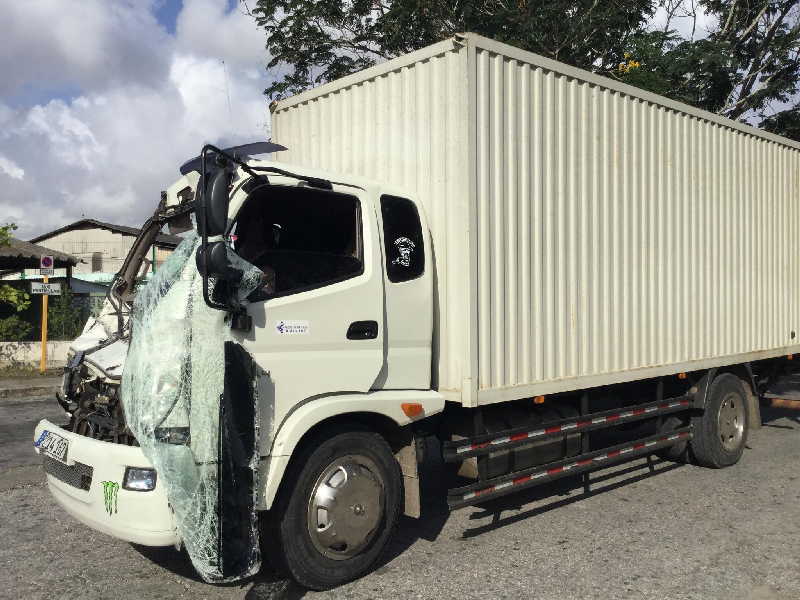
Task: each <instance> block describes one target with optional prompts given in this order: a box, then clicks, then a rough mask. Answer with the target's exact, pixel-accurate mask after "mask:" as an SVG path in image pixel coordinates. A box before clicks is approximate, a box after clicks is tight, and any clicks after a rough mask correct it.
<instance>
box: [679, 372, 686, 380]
mask: <svg viewBox="0 0 800 600" xmlns="http://www.w3.org/2000/svg"><path fill="white" fill-rule="evenodd" d="M678 379H686V373H678Z"/></svg>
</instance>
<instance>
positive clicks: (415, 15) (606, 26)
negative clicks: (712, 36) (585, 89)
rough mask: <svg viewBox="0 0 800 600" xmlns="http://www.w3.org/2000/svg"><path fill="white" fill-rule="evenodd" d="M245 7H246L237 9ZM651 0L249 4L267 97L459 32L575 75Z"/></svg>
mask: <svg viewBox="0 0 800 600" xmlns="http://www.w3.org/2000/svg"><path fill="white" fill-rule="evenodd" d="M243 4H244V5H245V6H246V3H244V2H243ZM654 8H655V7H654V4H653V2H652V0H618V1H616V2H614V3H608V2H598V1H597V0H570V1H566V2H564V1H562V2H553V1H550V2H534V1H533V0H514V1H506V0H454V1H452V2H442V1H437V0H394V1H392V0H383V1H379V0H351V1H349V2H340V1H338V0H257V2H256V3H255V5H253V8H252V10H251V14H252V15H253V16H254V17H255V19H256V22H257V24H258V25H259V26H260V27H262V28H263V29H264V30H265V31H266V34H267V44H266V47H267V50H268V51H269V54H270V55H271V57H272V58H271V60H270V62H269V64H268V68H270V69H276V71H277V72H280V73H281V76H280V77H279V78H278V79H277V80H276V81H275V82H274V83H273V84H272V85H270V86H269V87H268V88H267V89H266V90H265V94H267V95H268V96H270V97H271V98H275V97H279V96H283V95H288V94H297V93H299V92H301V91H303V90H305V89H308V88H309V87H313V86H315V85H319V84H322V83H325V82H327V81H331V80H333V79H337V78H339V77H342V76H344V75H347V74H349V73H353V72H354V71H358V70H360V69H364V68H366V67H368V66H370V65H372V64H375V63H376V62H379V61H381V60H386V59H389V58H393V57H395V56H399V55H401V54H405V53H407V52H411V51H413V50H416V49H418V48H422V47H424V46H427V45H429V44H431V43H434V42H437V41H439V40H442V39H444V38H446V37H449V36H452V35H454V34H456V33H459V32H463V31H473V32H476V33H480V34H482V35H485V36H487V37H492V38H494V39H497V40H500V41H503V42H507V43H510V44H513V45H515V46H519V47H521V48H525V49H527V50H531V51H533V52H537V53H539V54H543V55H544V56H547V57H549V58H554V59H557V60H561V61H564V62H567V63H569V64H573V65H576V66H579V67H583V68H598V69H600V70H604V69H608V68H610V67H611V66H612V65H614V64H616V62H617V61H618V60H619V59H620V58H621V51H622V49H623V48H624V47H625V40H626V39H627V38H628V37H629V36H630V35H631V33H632V32H635V31H638V30H639V29H641V28H642V27H643V26H644V24H645V22H646V21H647V19H648V18H649V17H650V16H651V15H652V13H653V10H654Z"/></svg>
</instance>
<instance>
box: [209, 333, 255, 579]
mask: <svg viewBox="0 0 800 600" xmlns="http://www.w3.org/2000/svg"><path fill="white" fill-rule="evenodd" d="M258 371H259V369H258V367H257V365H256V364H255V362H254V361H253V358H252V357H251V356H250V354H249V353H248V352H247V351H246V350H245V349H244V348H242V347H241V346H240V345H239V344H236V343H234V342H225V388H224V393H223V394H222V397H221V398H220V403H219V470H218V478H219V482H218V487H217V510H218V514H219V538H218V544H217V549H218V550H217V551H218V553H219V561H220V562H219V564H220V568H221V572H222V578H223V579H238V578H240V577H245V576H247V575H249V574H250V573H251V572H252V571H253V569H254V567H255V566H257V565H258V564H259V563H260V560H261V554H260V548H259V540H258V514H257V513H256V508H255V507H256V493H257V489H258V488H257V481H256V477H257V473H258V469H257V464H258V447H257V441H258V405H257V402H258V398H257V397H256V389H257V383H258Z"/></svg>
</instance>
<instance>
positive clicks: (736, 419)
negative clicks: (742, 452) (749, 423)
mask: <svg viewBox="0 0 800 600" xmlns="http://www.w3.org/2000/svg"><path fill="white" fill-rule="evenodd" d="M744 411H745V407H744V400H742V397H741V396H739V394H735V393H730V394H728V395H727V396H725V397H724V398H723V399H722V402H721V403H720V406H719V413H718V414H717V429H718V431H719V436H720V440H721V442H722V447H723V448H724V449H725V450H727V451H729V452H730V451H733V450H736V449H737V448H738V447H739V444H740V443H741V441H742V437H743V436H744Z"/></svg>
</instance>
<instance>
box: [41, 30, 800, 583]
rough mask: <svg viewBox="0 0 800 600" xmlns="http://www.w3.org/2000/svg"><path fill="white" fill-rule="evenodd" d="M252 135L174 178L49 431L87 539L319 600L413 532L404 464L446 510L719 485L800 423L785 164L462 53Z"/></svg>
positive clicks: (616, 97) (607, 83) (654, 107)
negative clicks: (593, 476)
mask: <svg viewBox="0 0 800 600" xmlns="http://www.w3.org/2000/svg"><path fill="white" fill-rule="evenodd" d="M271 108H272V122H273V133H274V136H275V139H276V140H278V141H280V142H281V143H282V144H285V146H286V147H280V146H276V145H271V144H254V145H250V146H244V147H237V148H233V149H228V150H221V149H219V148H216V147H214V146H206V147H204V148H203V152H202V153H201V155H200V156H199V157H198V158H197V159H194V160H192V161H189V162H187V163H186V164H185V165H184V166H183V167H182V168H181V173H182V177H181V178H180V179H179V180H178V181H177V182H176V183H175V184H173V185H172V186H171V187H170V188H169V189H168V190H167V191H166V192H165V193H164V194H163V195H162V201H161V203H160V204H159V207H158V209H157V210H156V213H155V214H154V216H153V218H151V219H150V220H149V221H148V222H147V223H146V224H145V227H144V228H143V230H142V234H141V236H140V238H139V240H138V242H137V244H136V245H135V246H134V248H133V249H132V250H131V253H130V255H129V256H128V258H127V260H126V263H125V265H124V266H123V268H122V270H121V271H120V273H119V274H118V276H117V278H116V280H115V282H114V283H113V285H112V290H111V292H110V294H109V297H108V302H107V305H106V308H105V310H104V312H103V314H101V315H100V316H99V317H98V318H97V319H96V320H93V321H91V322H90V323H88V324H87V327H86V329H85V331H84V334H83V335H82V336H81V337H80V338H79V339H78V340H76V342H75V343H74V344H73V348H72V354H71V361H70V363H69V366H68V368H67V369H66V373H65V379H64V386H63V389H62V392H61V393H60V394H59V401H60V402H61V403H62V405H63V406H64V409H65V411H66V412H67V414H68V416H69V422H68V423H67V424H66V425H63V426H59V425H58V424H55V423H51V422H48V421H42V422H41V423H40V424H39V425H38V427H37V429H36V432H35V445H36V449H37V451H38V452H40V453H41V455H42V457H43V460H44V466H45V471H46V472H47V478H48V483H49V487H50V490H51V492H52V494H53V496H54V497H55V498H56V500H58V502H59V503H60V504H61V505H62V506H63V507H64V508H65V509H66V510H67V511H68V512H70V513H71V514H73V515H74V516H76V517H77V518H78V519H80V520H82V521H84V522H85V523H87V524H89V525H90V526H92V527H94V528H96V529H99V530H101V531H105V532H107V533H109V534H111V535H115V536H117V537H120V538H122V539H127V540H130V541H134V542H138V543H142V544H150V545H168V544H183V545H185V547H186V549H187V551H188V553H189V555H190V557H191V559H192V561H193V563H194V565H195V567H196V568H197V570H198V572H199V573H200V574H201V575H202V576H203V577H204V578H205V579H206V580H208V581H225V580H230V579H235V578H240V577H243V576H246V575H248V574H251V573H253V572H254V571H255V570H256V569H257V568H258V566H259V564H260V560H261V554H260V553H261V551H263V552H265V553H269V554H270V555H271V556H272V558H273V562H274V563H276V564H278V565H279V566H280V567H281V568H283V569H285V570H286V572H288V573H289V574H290V575H291V576H292V577H294V578H295V579H296V580H297V581H299V582H300V583H301V584H303V585H305V586H308V587H310V588H314V589H325V588H330V587H333V586H336V585H338V584H341V583H342V582H345V581H348V580H350V579H353V578H355V577H358V576H360V575H362V574H364V573H366V572H367V571H369V569H370V568H371V567H372V566H373V565H374V564H375V563H376V561H377V560H378V559H379V557H380V555H381V552H382V551H383V549H384V547H385V546H386V543H387V541H388V539H389V537H390V535H391V532H392V530H393V528H394V526H395V525H396V523H397V520H398V516H399V515H400V514H401V513H402V512H405V513H406V514H410V515H412V516H418V515H419V512H420V498H419V486H418V478H417V453H416V448H417V441H418V440H420V439H423V438H430V437H431V436H435V437H436V438H438V440H439V441H440V445H438V446H436V447H438V448H441V455H442V459H443V460H444V461H445V463H448V464H451V465H452V466H453V469H454V470H456V469H457V470H458V473H459V477H461V479H460V480H458V479H455V478H454V483H453V484H452V487H451V489H450V490H449V491H448V497H447V502H448V504H449V505H450V507H451V508H459V507H463V506H468V505H471V504H476V503H481V502H487V501H490V500H492V499H494V498H497V497H500V496H503V495H505V494H508V493H511V492H514V491H517V490H520V489H524V488H527V487H530V486H534V485H538V484H542V483H546V482H549V481H552V480H553V479H555V478H559V477H564V476H570V475H578V474H582V473H583V474H585V473H587V472H589V471H591V470H594V469H598V468H603V467H606V466H608V465H610V464H613V463H615V462H619V461H623V460H627V459H629V458H633V457H637V456H644V455H649V454H652V453H654V452H657V453H660V454H661V455H663V456H666V457H669V458H672V459H676V460H691V461H693V462H695V463H697V464H700V465H704V466H709V467H726V466H730V465H733V464H735V463H736V462H737V461H738V459H739V457H740V456H741V454H742V452H743V449H744V446H745V441H746V439H747V430H748V427H750V426H756V425H757V424H758V422H759V420H760V417H759V410H758V407H759V400H763V398H765V397H770V396H776V395H780V396H781V397H783V398H792V397H795V396H796V395H797V394H798V390H800V385H795V382H796V381H797V378H796V377H795V376H794V375H793V373H794V371H793V369H792V365H793V364H794V363H793V362H792V360H791V359H792V355H793V354H795V353H797V352H798V351H800V341H798V339H797V332H798V331H800V302H798V292H799V291H800V281H799V279H800V241H799V240H800V236H799V235H798V233H800V232H799V231H798V229H800V218H798V217H800V144H797V143H796V142H792V141H790V140H787V139H784V138H781V137H778V136H775V135H772V134H769V133H765V132H763V131H759V130H756V129H753V128H751V127H748V126H746V125H743V124H741V123H737V122H734V121H730V120H727V119H724V118H722V117H719V116H717V115H713V114H710V113H706V112H703V111H700V110H696V109H693V108H690V107H688V106H686V105H683V104H679V103H676V102H673V101H671V100H667V99H665V98H662V97H659V96H656V95H653V94H650V93H647V92H643V91H641V90H638V89H635V88H632V87H629V86H627V85H624V84H621V83H619V82H616V81H612V80H609V79H605V78H603V77H599V76H596V75H593V74H590V73H588V72H585V71H581V70H577V69H574V68H571V67H569V66H566V65H564V64H561V63H558V62H554V61H552V60H548V59H545V58H542V57H539V56H536V55H534V54H531V53H528V52H524V51H521V50H518V49H516V48H513V47H510V46H507V45H503V44H499V43H497V42H494V41H491V40H488V39H485V38H482V37H480V36H477V35H473V34H464V35H459V36H456V37H454V38H452V39H447V40H445V41H443V42H440V43H438V44H435V45H433V46H430V47H428V48H425V49H422V50H419V51H417V52H414V53H412V54H409V55H407V56H404V57H401V58H398V59H395V60H392V61H389V62H386V63H383V64H381V65H378V66H375V67H373V68H371V69H367V70H365V71H363V72H360V73H356V74H354V75H351V76H349V77H345V78H343V79H341V80H339V81H335V82H332V83H329V84H327V85H324V86H321V87H319V88H317V89H314V90H311V91H308V92H306V93H303V94H300V95H298V96H295V97H293V98H288V99H285V100H281V101H280V102H277V103H276V104H275V105H273V106H272V107H271ZM287 148H288V149H287ZM263 152H274V153H275V154H276V155H277V157H278V158H279V161H274V160H256V159H254V158H253V156H255V155H257V154H259V153H263ZM192 213H194V215H195V217H194V221H195V223H196V227H195V229H196V232H192V233H190V234H189V235H188V236H187V238H186V240H185V241H184V243H183V244H181V246H180V247H179V248H178V250H177V251H176V252H175V254H174V255H173V256H172V257H171V258H170V261H168V263H167V265H165V267H164V268H163V269H161V270H160V271H159V272H158V273H157V274H155V275H154V276H153V277H152V278H151V279H150V281H149V282H147V283H145V284H137V276H138V275H139V274H140V268H141V265H142V261H143V258H144V256H145V254H146V252H147V249H148V247H149V245H150V244H151V242H152V237H153V236H154V235H155V233H156V232H157V231H158V230H159V229H160V228H161V227H162V226H163V225H164V224H165V223H168V224H169V225H170V227H172V228H173V230H178V229H183V230H187V229H190V228H191V227H192V224H191V221H189V216H190V215H191V214H192ZM137 285H139V286H140V287H138V288H137V287H136V286H137ZM135 290H136V296H135V299H134V291H135ZM259 527H260V529H261V531H260V535H259V531H258V529H259ZM259 538H260V539H259Z"/></svg>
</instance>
